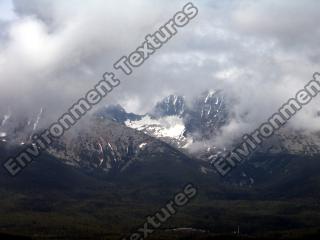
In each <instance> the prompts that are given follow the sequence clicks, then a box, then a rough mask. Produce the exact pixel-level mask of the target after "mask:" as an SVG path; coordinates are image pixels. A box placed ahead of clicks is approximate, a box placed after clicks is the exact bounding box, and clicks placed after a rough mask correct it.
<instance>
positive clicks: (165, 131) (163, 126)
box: [125, 115, 192, 147]
mask: <svg viewBox="0 0 320 240" xmlns="http://www.w3.org/2000/svg"><path fill="white" fill-rule="evenodd" d="M125 125H126V126H127V127H130V128H133V129H136V130H139V131H142V132H144V133H146V134H148V135H151V136H153V137H156V138H160V139H167V141H169V142H170V140H171V141H174V142H175V143H174V142H172V143H173V144H176V145H178V146H179V147H184V146H185V145H186V144H187V143H188V142H190V141H192V139H190V138H189V139H188V138H187V137H185V136H184V133H185V130H186V128H185V125H184V122H183V119H182V118H180V117H178V116H166V117H162V118H159V119H155V118H151V117H150V116H149V115H146V116H144V117H143V118H142V119H140V120H136V121H131V120H127V121H125Z"/></svg>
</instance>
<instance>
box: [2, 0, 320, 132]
mask: <svg viewBox="0 0 320 240" xmlns="http://www.w3.org/2000/svg"><path fill="white" fill-rule="evenodd" d="M185 3H187V1H178V0H177V1H173V0H123V1H115V0H113V1H105V0H92V1H87V0H70V1H65V0H55V1H50V0H13V1H9V0H0V82H1V87H0V110H1V112H2V114H3V113H4V112H6V111H8V110H7V109H8V108H10V109H14V110H12V111H21V112H23V113H24V114H25V112H31V113H33V112H37V111H39V109H40V108H41V107H44V109H45V111H46V113H47V115H53V116H54V115H56V116H58V115H60V114H61V113H63V112H64V111H65V110H66V109H67V108H68V107H69V106H70V105H71V104H72V103H73V102H74V101H75V100H77V99H78V98H79V97H81V96H82V95H83V94H84V93H85V92H86V91H87V90H88V89H90V88H92V86H93V85H94V84H95V83H96V82H97V81H98V80H100V79H101V75H102V73H103V72H105V71H113V69H112V65H113V63H114V62H115V61H116V60H118V58H120V57H121V56H123V55H127V54H129V53H130V52H132V51H133V50H134V49H135V48H137V47H138V46H139V45H140V44H141V43H142V42H143V41H144V37H145V36H146V35H147V34H150V33H153V32H155V31H156V30H157V28H158V27H159V26H160V25H162V24H164V23H165V22H166V21H168V20H169V19H170V18H171V17H172V16H173V15H174V13H175V12H177V11H179V10H180V9H182V6H183V5H184V4H185ZM193 3H194V5H196V6H197V7H198V9H199V15H198V16H197V17H196V18H195V19H193V20H192V21H191V22H190V23H189V24H188V25H187V26H186V27H184V28H182V29H180V30H179V33H178V35H176V36H175V37H174V38H172V39H171V40H170V41H169V42H168V44H166V45H165V46H164V47H163V48H161V49H160V50H158V52H157V53H156V54H155V55H153V56H152V57H151V58H150V59H148V60H147V61H146V62H145V64H143V65H142V66H141V67H140V68H139V69H135V71H134V73H133V74H132V75H131V76H121V80H122V84H121V87H119V88H117V89H115V91H113V92H112V94H110V96H109V97H107V98H106V99H105V100H104V101H103V102H102V103H101V105H100V106H103V105H106V104H109V103H115V102H119V103H121V104H122V105H123V106H125V107H126V109H127V110H129V111H134V112H140V113H142V112H145V111H147V110H148V109H150V108H151V107H152V105H153V104H154V103H155V102H156V101H158V100H159V99H161V98H162V97H164V96H166V95H168V94H170V93H178V94H182V95H186V96H194V95H197V94H199V93H200V92H201V91H204V90H207V89H223V90H224V91H225V92H226V94H228V95H231V96H233V97H234V98H236V99H237V103H236V104H235V105H234V106H232V107H231V109H230V111H232V112H233V113H234V116H235V118H234V119H233V121H232V122H231V123H230V125H229V126H228V127H227V128H226V129H225V133H224V134H225V135H226V136H227V135H228V134H230V132H232V134H233V133H235V132H245V131H247V130H248V129H250V128H252V127H257V126H258V125H259V124H260V123H261V122H263V121H265V120H266V119H267V118H268V117H269V116H270V115H271V114H272V113H273V112H275V111H277V109H278V108H279V107H280V106H281V105H282V104H283V103H284V102H285V101H286V100H287V99H288V98H290V97H292V96H294V94H295V93H296V91H297V90H298V89H299V88H302V87H303V86H304V85H305V84H306V83H307V81H309V80H311V78H312V74H313V72H315V71H320V67H319V63H320V48H319V42H320V41H319V40H320V38H319V37H320V31H319V26H318V23H319V22H320V14H319V12H318V10H319V9H320V1H317V0H305V1H301V0H281V1H279V0H260V1H259V0H237V1H233V0H210V1H209V0H195V1H193ZM318 106H319V99H316V100H314V102H313V103H311V104H310V105H309V106H308V108H307V109H306V110H305V111H304V112H303V113H299V114H298V116H297V117H295V119H294V121H292V126H294V127H295V128H297V129H307V130H312V131H314V130H319V126H320V124H319V120H318V118H317V115H316V113H317V111H319V107H318Z"/></svg>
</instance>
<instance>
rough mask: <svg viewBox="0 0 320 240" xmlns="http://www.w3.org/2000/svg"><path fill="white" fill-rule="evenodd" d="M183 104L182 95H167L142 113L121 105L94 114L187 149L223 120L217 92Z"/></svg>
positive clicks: (223, 109) (224, 114)
mask: <svg viewBox="0 0 320 240" xmlns="http://www.w3.org/2000/svg"><path fill="white" fill-rule="evenodd" d="M191 100H192V101H190V102H191V104H187V103H186V98H185V97H184V96H179V95H174V94H172V95H169V96H167V97H165V98H164V99H163V100H162V101H160V102H158V103H156V104H155V107H154V108H153V110H152V111H150V112H149V113H146V114H145V115H136V114H134V113H127V112H126V111H125V109H123V108H122V107H121V106H119V105H117V106H109V107H107V108H104V109H102V110H101V111H99V112H98V113H97V116H98V117H99V118H102V119H108V120H111V121H115V122H118V123H122V124H124V125H125V126H127V127H130V128H132V129H136V130H138V131H142V132H144V133H145V134H148V135H150V136H152V137H155V138H158V139H160V140H163V141H165V142H167V143H169V144H170V145H172V146H174V147H177V148H180V149H181V148H183V149H188V148H189V147H190V146H191V144H192V143H193V142H195V141H199V140H200V141H202V140H203V139H208V138H210V137H212V135H214V134H215V132H216V131H217V129H219V128H220V127H221V126H222V125H223V124H224V123H225V122H226V120H227V111H226V109H227V108H226V106H225V99H224V96H223V93H222V92H221V91H214V90H209V91H205V92H204V93H202V94H201V95H200V96H199V97H196V98H194V99H191Z"/></svg>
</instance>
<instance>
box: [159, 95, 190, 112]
mask: <svg viewBox="0 0 320 240" xmlns="http://www.w3.org/2000/svg"><path fill="white" fill-rule="evenodd" d="M184 113H185V99H184V97H183V96H179V95H173V94H172V95H170V96H167V97H166V98H164V99H163V100H162V101H160V102H158V103H157V104H156V106H155V108H154V110H153V115H154V116H156V117H161V116H173V115H177V116H182V115H183V114H184Z"/></svg>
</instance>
